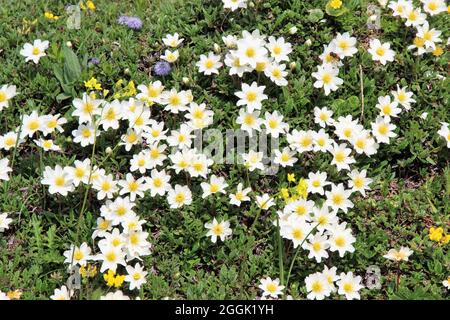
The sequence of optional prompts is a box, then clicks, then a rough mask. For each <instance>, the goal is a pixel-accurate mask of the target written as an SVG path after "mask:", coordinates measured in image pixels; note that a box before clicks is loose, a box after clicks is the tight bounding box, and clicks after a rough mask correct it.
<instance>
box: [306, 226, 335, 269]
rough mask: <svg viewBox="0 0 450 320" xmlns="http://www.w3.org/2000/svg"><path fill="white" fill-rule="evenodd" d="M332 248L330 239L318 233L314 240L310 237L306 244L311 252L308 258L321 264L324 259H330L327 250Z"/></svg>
mask: <svg viewBox="0 0 450 320" xmlns="http://www.w3.org/2000/svg"><path fill="white" fill-rule="evenodd" d="M329 247H330V244H329V243H328V237H326V236H324V235H321V234H320V233H316V234H315V235H314V236H313V237H312V238H311V237H310V238H309V239H308V241H307V242H306V249H307V250H309V254H308V258H309V259H312V258H314V259H316V261H317V263H320V262H321V261H322V259H326V258H328V252H327V249H328V248H329Z"/></svg>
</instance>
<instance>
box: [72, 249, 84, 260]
mask: <svg viewBox="0 0 450 320" xmlns="http://www.w3.org/2000/svg"><path fill="white" fill-rule="evenodd" d="M83 257H84V254H83V252H82V251H81V250H78V249H77V250H75V252H74V254H73V258H74V260H78V261H79V260H81V259H83Z"/></svg>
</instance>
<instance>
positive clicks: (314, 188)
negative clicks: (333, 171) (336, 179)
mask: <svg viewBox="0 0 450 320" xmlns="http://www.w3.org/2000/svg"><path fill="white" fill-rule="evenodd" d="M306 182H307V183H308V193H318V194H320V195H323V194H324V192H325V191H324V190H323V187H325V186H327V185H330V184H331V182H328V181H327V173H326V172H321V171H317V172H315V173H314V172H310V173H309V174H308V179H307V180H306Z"/></svg>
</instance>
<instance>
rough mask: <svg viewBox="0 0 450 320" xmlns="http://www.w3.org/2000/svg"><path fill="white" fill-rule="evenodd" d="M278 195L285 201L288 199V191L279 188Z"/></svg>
mask: <svg viewBox="0 0 450 320" xmlns="http://www.w3.org/2000/svg"><path fill="white" fill-rule="evenodd" d="M280 193H281V197H282V198H283V199H284V200H285V201H286V200H287V199H288V198H289V190H288V189H287V188H281V190H280Z"/></svg>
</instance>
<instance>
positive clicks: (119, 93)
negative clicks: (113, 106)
mask: <svg viewBox="0 0 450 320" xmlns="http://www.w3.org/2000/svg"><path fill="white" fill-rule="evenodd" d="M123 84H124V80H123V79H120V80H119V81H117V82H116V84H115V89H114V99H120V98H129V97H134V96H135V95H136V94H137V91H136V86H135V85H134V81H133V80H130V82H128V84H127V85H126V86H124V85H123Z"/></svg>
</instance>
